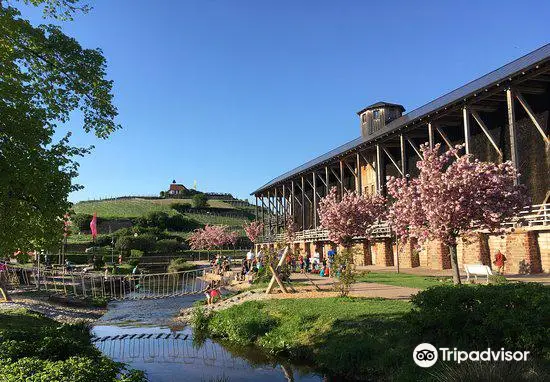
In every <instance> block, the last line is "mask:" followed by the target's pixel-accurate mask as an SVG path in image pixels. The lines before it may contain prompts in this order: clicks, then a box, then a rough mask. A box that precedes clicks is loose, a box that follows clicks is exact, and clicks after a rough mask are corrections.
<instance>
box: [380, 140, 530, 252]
mask: <svg viewBox="0 0 550 382" xmlns="http://www.w3.org/2000/svg"><path fill="white" fill-rule="evenodd" d="M439 148H440V145H439V144H438V145H436V146H435V147H434V148H433V149H430V148H429V146H428V145H422V147H421V150H422V155H423V159H422V160H421V161H419V162H418V163H417V167H418V169H419V170H420V174H419V176H418V177H417V178H412V179H407V178H395V177H389V178H388V182H387V188H388V193H389V195H390V196H391V198H392V199H394V202H393V203H392V205H391V206H390V208H389V216H388V217H389V221H390V223H391V225H392V228H393V230H394V231H395V232H396V234H397V236H398V237H400V238H401V239H402V240H404V241H406V240H407V239H408V238H411V237H414V238H417V239H418V241H419V242H420V243H422V242H423V241H426V240H428V239H430V240H431V239H440V240H441V241H442V242H443V243H444V244H446V245H449V246H453V245H456V238H457V237H458V236H462V235H466V234H468V233H470V232H472V231H474V230H488V231H490V232H499V231H501V230H502V228H501V227H502V226H501V223H502V222H503V221H505V220H506V219H509V218H511V217H514V216H516V215H517V213H518V212H519V211H520V210H521V209H522V208H523V207H524V206H525V205H526V204H527V203H528V198H527V196H526V193H525V188H524V187H523V186H517V185H514V180H515V179H516V177H517V176H518V173H517V171H516V169H515V168H514V166H513V165H512V163H511V162H504V163H501V164H495V163H490V162H481V161H479V160H477V159H474V158H473V157H472V156H471V155H464V156H461V157H459V158H458V159H456V160H454V158H455V154H457V153H458V151H459V150H460V149H461V148H462V146H456V147H455V148H453V149H450V150H448V151H446V152H444V153H443V154H439V153H438V151H439Z"/></svg>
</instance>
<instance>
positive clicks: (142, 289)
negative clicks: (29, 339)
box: [3, 266, 212, 300]
mask: <svg viewBox="0 0 550 382" xmlns="http://www.w3.org/2000/svg"><path fill="white" fill-rule="evenodd" d="M211 271H212V267H207V268H200V269H194V270H189V271H181V272H172V273H153V274H139V275H138V274H136V275H107V276H104V275H101V274H96V273H78V272H67V271H64V270H45V269H38V268H22V267H13V266H8V268H7V270H4V271H3V272H5V275H6V278H7V282H8V285H10V286H11V287H12V288H14V287H24V288H33V289H41V290H45V291H48V292H54V293H56V294H63V295H67V296H78V297H85V298H86V297H90V298H108V299H114V300H142V299H155V298H167V297H176V296H186V295H193V294H200V293H202V292H203V291H204V290H205V289H206V286H207V284H208V282H207V281H205V279H204V276H205V275H206V273H208V272H211Z"/></svg>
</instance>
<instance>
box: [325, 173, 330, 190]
mask: <svg viewBox="0 0 550 382" xmlns="http://www.w3.org/2000/svg"><path fill="white" fill-rule="evenodd" d="M329 179H330V175H329V173H328V166H325V181H326V187H327V195H328V193H329V192H330V183H329Z"/></svg>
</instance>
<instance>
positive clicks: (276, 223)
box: [274, 187, 279, 233]
mask: <svg viewBox="0 0 550 382" xmlns="http://www.w3.org/2000/svg"><path fill="white" fill-rule="evenodd" d="M274 204H275V233H279V198H278V197H277V187H275V203H274Z"/></svg>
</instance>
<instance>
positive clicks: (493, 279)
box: [489, 275, 509, 284]
mask: <svg viewBox="0 0 550 382" xmlns="http://www.w3.org/2000/svg"><path fill="white" fill-rule="evenodd" d="M489 282H490V283H491V284H507V283H509V281H508V279H507V278H506V277H504V276H503V275H491V276H489Z"/></svg>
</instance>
